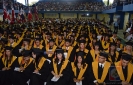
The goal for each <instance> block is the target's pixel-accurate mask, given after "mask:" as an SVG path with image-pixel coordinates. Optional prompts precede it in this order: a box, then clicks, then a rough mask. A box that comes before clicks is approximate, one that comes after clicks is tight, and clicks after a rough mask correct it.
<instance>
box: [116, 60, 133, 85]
mask: <svg viewBox="0 0 133 85" xmlns="http://www.w3.org/2000/svg"><path fill="white" fill-rule="evenodd" d="M115 66H116V70H117V72H118V75H119V76H120V79H121V80H122V81H126V82H128V83H129V82H130V80H131V77H132V75H133V70H131V68H133V65H132V64H131V63H129V64H128V69H127V70H128V71H127V79H125V78H124V74H123V71H122V66H121V61H118V62H116V63H115Z"/></svg>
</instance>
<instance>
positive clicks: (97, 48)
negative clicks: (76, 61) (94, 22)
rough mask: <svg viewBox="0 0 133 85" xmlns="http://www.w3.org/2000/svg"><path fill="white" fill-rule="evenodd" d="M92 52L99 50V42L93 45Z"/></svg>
mask: <svg viewBox="0 0 133 85" xmlns="http://www.w3.org/2000/svg"><path fill="white" fill-rule="evenodd" d="M94 50H100V43H99V42H96V43H95V45H94Z"/></svg>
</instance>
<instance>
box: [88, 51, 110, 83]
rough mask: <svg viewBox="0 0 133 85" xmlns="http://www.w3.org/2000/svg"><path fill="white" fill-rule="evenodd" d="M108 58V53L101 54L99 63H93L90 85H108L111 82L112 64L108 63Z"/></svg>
mask: <svg viewBox="0 0 133 85" xmlns="http://www.w3.org/2000/svg"><path fill="white" fill-rule="evenodd" d="M107 56H108V55H107V54H106V53H104V52H100V53H99V56H98V61H94V62H92V67H91V69H90V74H91V76H90V79H91V83H90V85H107V83H108V82H109V71H110V67H111V63H110V62H107V61H106V60H107Z"/></svg>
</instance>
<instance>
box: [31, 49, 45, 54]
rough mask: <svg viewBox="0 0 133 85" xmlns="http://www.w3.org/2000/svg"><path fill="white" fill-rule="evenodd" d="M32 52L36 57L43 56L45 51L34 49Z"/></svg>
mask: <svg viewBox="0 0 133 85" xmlns="http://www.w3.org/2000/svg"><path fill="white" fill-rule="evenodd" d="M32 52H33V53H34V54H36V55H39V54H42V53H43V51H42V50H41V49H39V48H32Z"/></svg>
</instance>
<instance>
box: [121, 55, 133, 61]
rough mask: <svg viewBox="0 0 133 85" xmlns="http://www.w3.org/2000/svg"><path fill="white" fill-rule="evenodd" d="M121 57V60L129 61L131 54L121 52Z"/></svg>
mask: <svg viewBox="0 0 133 85" xmlns="http://www.w3.org/2000/svg"><path fill="white" fill-rule="evenodd" d="M121 58H122V59H123V60H126V61H130V60H131V59H132V55H129V54H127V53H123V54H122V57H121Z"/></svg>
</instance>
